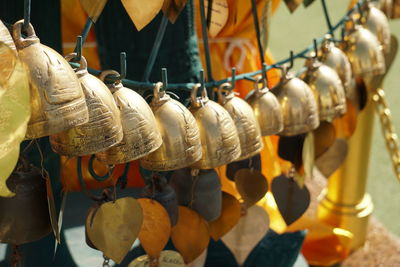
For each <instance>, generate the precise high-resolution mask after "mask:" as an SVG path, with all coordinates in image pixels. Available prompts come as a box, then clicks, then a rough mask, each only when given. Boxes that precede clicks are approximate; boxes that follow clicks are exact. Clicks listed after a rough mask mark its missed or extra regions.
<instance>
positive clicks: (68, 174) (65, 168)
mask: <svg viewBox="0 0 400 267" xmlns="http://www.w3.org/2000/svg"><path fill="white" fill-rule="evenodd" d="M88 162H89V157H88V156H84V157H82V176H83V179H84V181H85V183H86V187H87V188H89V189H95V188H105V187H110V186H113V185H115V183H116V182H117V180H118V178H119V177H120V176H121V175H122V174H123V172H124V168H125V164H118V165H115V169H114V171H113V173H112V175H111V178H110V179H107V180H106V181H104V182H98V181H96V180H95V179H94V178H93V177H92V176H91V175H90V173H89V170H88V165H89V164H88ZM93 169H94V171H95V172H96V174H97V175H100V176H103V175H105V174H107V172H108V167H107V166H106V165H104V164H102V163H100V162H99V161H97V160H96V159H95V160H94V161H93ZM60 178H61V183H62V185H63V189H64V190H65V191H68V192H75V191H81V190H82V188H81V185H80V183H79V179H78V175H77V158H76V157H74V158H69V159H68V158H67V157H64V156H61V175H60ZM127 186H128V187H143V186H144V181H143V179H142V178H141V176H140V173H139V164H138V161H132V162H131V165H130V168H129V172H128V183H127Z"/></svg>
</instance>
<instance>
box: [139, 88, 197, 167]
mask: <svg viewBox="0 0 400 267" xmlns="http://www.w3.org/2000/svg"><path fill="white" fill-rule="evenodd" d="M161 87H162V83H161V82H158V83H156V85H155V87H154V90H153V93H154V97H153V99H152V101H151V104H150V107H151V109H152V111H153V113H154V116H155V118H156V121H157V126H158V129H159V130H160V132H161V136H162V139H163V144H162V145H161V146H160V147H159V148H158V149H157V150H156V151H154V152H153V153H151V154H149V155H147V156H145V157H143V158H141V159H140V164H141V166H142V167H143V168H145V169H148V170H155V171H169V170H176V169H180V168H184V167H187V166H190V165H192V164H193V163H195V162H196V161H199V160H200V159H201V155H202V153H201V143H200V134H199V128H198V127H197V124H196V120H195V119H194V117H193V115H192V114H191V113H190V111H189V110H188V109H187V108H186V107H185V106H184V105H182V104H181V103H179V102H178V101H176V100H174V99H171V98H170V96H169V95H168V94H167V93H166V92H165V91H162V92H160V89H161Z"/></svg>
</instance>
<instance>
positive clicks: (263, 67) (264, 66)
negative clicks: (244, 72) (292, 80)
mask: <svg viewBox="0 0 400 267" xmlns="http://www.w3.org/2000/svg"><path fill="white" fill-rule="evenodd" d="M267 68H268V66H267V63H263V64H262V77H263V80H264V81H265V83H266V84H268V74H267Z"/></svg>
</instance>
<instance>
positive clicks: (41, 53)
mask: <svg viewBox="0 0 400 267" xmlns="http://www.w3.org/2000/svg"><path fill="white" fill-rule="evenodd" d="M23 23H24V21H23V20H20V21H18V22H16V23H15V24H14V26H13V38H14V41H15V45H16V47H17V50H18V55H19V58H20V59H21V61H22V62H24V63H25V64H26V66H27V68H28V73H29V80H30V82H29V83H30V91H31V110H32V111H31V113H32V114H31V119H30V121H29V125H28V131H27V134H26V138H27V139H34V138H39V137H43V136H47V135H51V134H55V133H59V132H62V131H64V130H67V129H70V128H72V127H75V126H77V125H81V124H83V123H85V122H87V121H88V119H89V115H88V109H87V107H86V102H85V97H84V95H83V92H82V88H81V86H80V84H79V81H78V79H77V77H76V75H75V73H74V71H73V69H72V68H71V67H70V65H69V64H68V62H67V61H66V60H65V59H64V58H63V57H62V56H61V55H60V54H58V53H57V52H56V51H54V50H53V49H51V48H49V47H47V46H44V45H42V44H40V41H39V38H38V37H37V36H36V35H35V30H34V29H33V27H32V25H31V24H29V25H28V28H27V34H28V36H27V37H26V38H23V37H22V34H21V31H22V25H23Z"/></svg>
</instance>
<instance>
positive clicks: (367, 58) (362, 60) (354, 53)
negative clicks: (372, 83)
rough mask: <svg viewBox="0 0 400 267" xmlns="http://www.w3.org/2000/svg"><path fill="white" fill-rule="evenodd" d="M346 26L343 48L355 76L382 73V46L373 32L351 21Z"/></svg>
mask: <svg viewBox="0 0 400 267" xmlns="http://www.w3.org/2000/svg"><path fill="white" fill-rule="evenodd" d="M351 25H352V26H350V27H346V33H345V36H344V38H343V39H344V43H343V50H344V52H345V53H346V55H347V57H348V59H349V61H350V63H351V66H352V70H353V75H354V76H356V77H361V78H366V77H372V76H375V75H380V74H384V72H385V70H386V67H385V58H384V56H383V52H382V46H381V44H380V43H379V41H378V39H377V38H376V37H375V36H374V34H373V33H372V32H371V31H369V30H368V29H366V28H364V27H362V26H361V25H356V24H355V23H354V21H351Z"/></svg>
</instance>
